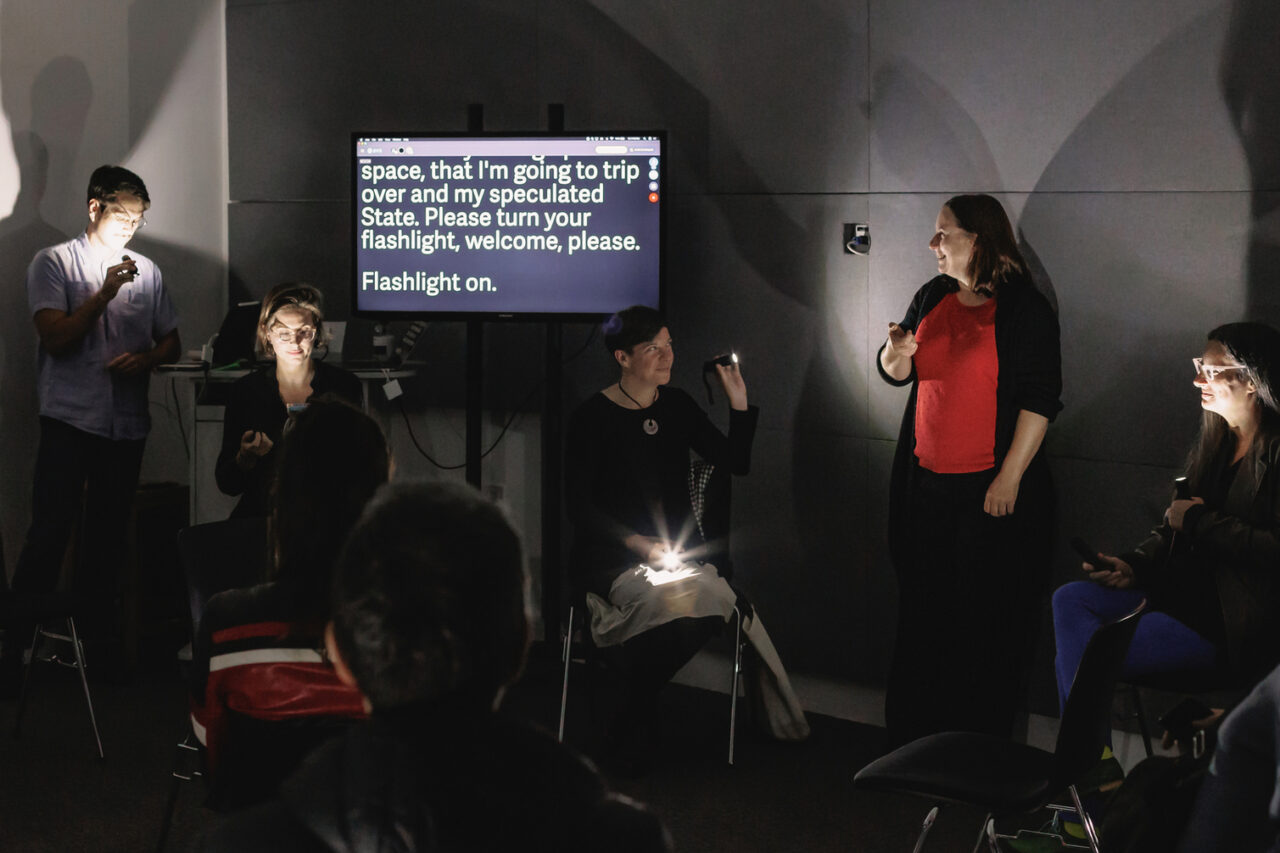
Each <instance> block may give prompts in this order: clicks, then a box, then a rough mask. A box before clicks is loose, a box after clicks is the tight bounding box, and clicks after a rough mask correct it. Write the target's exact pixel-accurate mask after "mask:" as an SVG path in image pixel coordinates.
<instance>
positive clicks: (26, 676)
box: [13, 622, 43, 737]
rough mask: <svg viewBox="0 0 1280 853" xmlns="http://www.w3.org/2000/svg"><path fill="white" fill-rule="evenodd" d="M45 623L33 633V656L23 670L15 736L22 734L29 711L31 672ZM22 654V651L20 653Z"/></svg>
mask: <svg viewBox="0 0 1280 853" xmlns="http://www.w3.org/2000/svg"><path fill="white" fill-rule="evenodd" d="M41 627H43V623H41V622H37V623H36V629H35V630H34V631H32V632H31V656H30V657H29V658H27V662H26V664H25V665H24V666H23V669H22V689H21V690H19V691H18V713H17V715H16V716H15V717H14V719H13V736H14V737H18V736H19V735H21V734H22V716H23V714H25V713H26V711H27V695H28V691H29V690H30V688H31V670H32V669H33V668H34V667H35V663H36V653H37V652H39V650H40V648H39V647H40V637H41V634H40V629H41ZM19 654H21V651H19Z"/></svg>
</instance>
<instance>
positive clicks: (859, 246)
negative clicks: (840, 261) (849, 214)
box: [844, 222, 871, 255]
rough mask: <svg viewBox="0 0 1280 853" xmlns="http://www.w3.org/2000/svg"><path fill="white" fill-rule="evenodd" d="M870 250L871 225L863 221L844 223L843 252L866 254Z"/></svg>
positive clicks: (847, 253)
mask: <svg viewBox="0 0 1280 853" xmlns="http://www.w3.org/2000/svg"><path fill="white" fill-rule="evenodd" d="M870 252H871V226H870V225H867V224H866V223H864V222H846V223H845V224H844V253H845V254H846V255H866V254H869V253H870Z"/></svg>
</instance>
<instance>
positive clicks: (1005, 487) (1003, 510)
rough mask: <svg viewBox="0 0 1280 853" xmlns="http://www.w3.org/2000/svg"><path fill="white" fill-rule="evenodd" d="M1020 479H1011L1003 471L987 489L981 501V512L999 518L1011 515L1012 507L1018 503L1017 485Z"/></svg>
mask: <svg viewBox="0 0 1280 853" xmlns="http://www.w3.org/2000/svg"><path fill="white" fill-rule="evenodd" d="M1020 480H1021V478H1020V477H1013V476H1010V475H1009V474H1006V473H1005V472H1004V471H1003V470H1001V471H1000V473H999V474H996V478H995V479H994V480H992V481H991V485H990V486H988V487H987V496H986V498H985V499H983V501H982V511H983V512H985V513H986V514H987V515H990V516H994V517H996V518H1001V517H1003V516H1006V515H1012V514H1013V505H1014V504H1016V503H1017V502H1018V484H1019V481H1020Z"/></svg>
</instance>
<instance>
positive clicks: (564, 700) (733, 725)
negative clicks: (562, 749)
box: [556, 604, 746, 765]
mask: <svg viewBox="0 0 1280 853" xmlns="http://www.w3.org/2000/svg"><path fill="white" fill-rule="evenodd" d="M575 613H576V608H575V607H574V606H573V605H572V604H571V605H569V621H568V625H567V626H566V628H565V632H564V636H563V637H561V639H560V663H561V665H562V667H563V669H564V678H563V680H562V681H561V684H560V724H559V727H558V728H557V729H556V739H557V740H559V741H560V742H562V743H563V742H564V722H565V715H566V712H567V710H568V707H569V665H570V664H571V663H573V632H574V615H575ZM733 613H734V616H735V617H736V618H735V619H734V623H735V628H734V641H733V672H732V674H731V677H730V682H729V764H731V765H732V764H733V755H734V747H735V744H736V743H737V732H738V694H739V692H740V690H741V687H742V652H743V649H744V647H745V646H746V642H745V641H744V640H743V634H742V611H741V610H740V609H739V608H738V606H737V605H736V604H735V605H734V607H733ZM584 622H585V620H584ZM581 629H582V630H583V631H589V630H590V628H589V627H587V626H586V625H585V624H583V625H582V626H581ZM585 642H588V643H589V642H591V640H590V638H587V639H586V640H585Z"/></svg>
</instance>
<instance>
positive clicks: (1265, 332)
mask: <svg viewBox="0 0 1280 853" xmlns="http://www.w3.org/2000/svg"><path fill="white" fill-rule="evenodd" d="M1209 340H1210V341H1217V342H1218V343H1220V344H1222V347H1223V349H1225V350H1226V351H1227V354H1228V355H1230V356H1231V358H1232V359H1234V360H1235V362H1236V363H1237V364H1239V365H1241V366H1243V367H1244V370H1242V371H1240V372H1239V373H1237V374H1236V375H1235V376H1233V377H1230V379H1231V380H1234V381H1238V382H1252V383H1253V387H1254V389H1255V394H1254V399H1255V400H1256V401H1257V406H1258V433H1257V435H1255V436H1254V443H1253V447H1251V448H1249V450H1248V453H1249V454H1250V458H1253V454H1256V453H1259V452H1261V451H1262V450H1263V449H1265V448H1266V445H1267V443H1268V442H1269V441H1271V439H1273V438H1275V437H1276V436H1277V435H1280V387H1277V386H1278V385H1280V382H1278V381H1277V380H1280V332H1278V331H1276V330H1275V329H1274V328H1272V327H1271V326H1268V325H1266V324H1265V323H1227V324H1225V325H1222V326H1219V327H1218V328H1216V329H1214V330H1213V331H1211V332H1210V333H1209ZM1229 439H1232V432H1231V427H1230V425H1229V424H1228V423H1227V421H1226V419H1225V418H1223V417H1222V416H1221V415H1219V414H1216V413H1215V412H1208V411H1206V412H1202V413H1201V418H1200V435H1199V436H1198V437H1197V438H1196V443H1195V446H1194V447H1192V449H1191V453H1190V454H1189V456H1188V458H1187V479H1188V480H1189V481H1190V483H1191V490H1192V491H1191V493H1192V494H1203V493H1204V491H1203V490H1204V489H1205V488H1206V487H1207V486H1208V477H1209V471H1210V469H1211V468H1212V467H1213V464H1214V460H1215V456H1216V455H1217V454H1218V453H1225V452H1226V451H1227V450H1228V449H1232V448H1234V444H1230V445H1229V444H1228V440H1229Z"/></svg>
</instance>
